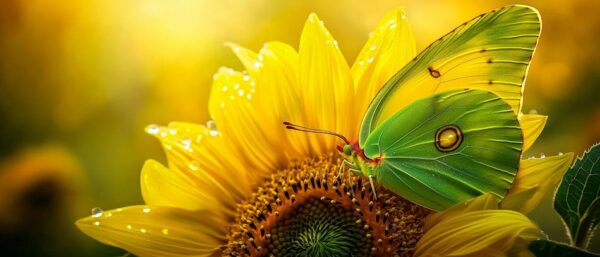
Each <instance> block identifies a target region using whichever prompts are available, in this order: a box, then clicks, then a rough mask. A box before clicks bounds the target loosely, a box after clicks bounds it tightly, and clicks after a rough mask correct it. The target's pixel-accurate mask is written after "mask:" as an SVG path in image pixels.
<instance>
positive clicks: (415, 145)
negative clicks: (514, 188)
mask: <svg viewBox="0 0 600 257" xmlns="http://www.w3.org/2000/svg"><path fill="white" fill-rule="evenodd" d="M540 29H541V23H540V17H539V14H538V12H537V10H535V9H534V8H532V7H528V6H521V5H515V6H507V7H504V8H501V9H497V10H493V11H491V12H488V13H485V14H482V15H480V16H477V17H475V18H474V19H472V20H471V21H468V22H465V23H463V24H462V25H460V26H459V27H457V28H455V29H454V30H452V31H451V32H450V33H448V34H447V35H445V36H443V37H442V38H440V39H439V40H437V41H435V42H434V43H432V44H431V45H430V46H429V47H427V48H426V49H425V50H424V51H423V52H421V53H420V54H419V55H417V57H415V58H414V59H413V60H412V61H411V62H410V63H408V64H407V65H406V66H405V67H403V68H402V69H401V70H400V71H398V73H396V74H395V75H394V76H393V77H392V78H391V79H390V80H389V81H388V82H387V83H386V84H385V85H384V86H383V87H382V88H381V90H380V91H379V93H378V94H377V95H376V96H375V98H374V99H373V100H372V102H371V104H370V106H369V108H368V110H367V112H366V114H365V116H364V118H363V121H362V124H361V127H360V133H359V140H358V142H354V143H351V142H350V141H348V140H347V139H346V138H345V137H343V136H342V135H339V134H336V133H333V132H327V131H322V130H318V129H310V128H305V127H301V126H297V125H293V124H291V123H289V122H285V123H284V124H285V125H286V126H287V128H289V129H296V130H301V131H305V132H314V133H325V134H332V135H336V136H338V137H340V138H341V139H343V140H344V141H345V143H346V144H345V145H344V146H343V147H338V150H339V151H340V152H341V153H342V154H343V156H344V157H345V161H344V165H345V166H348V167H349V170H350V171H352V172H354V173H356V174H360V175H363V176H366V177H368V178H369V180H370V182H371V186H372V187H373V181H374V180H375V181H377V182H379V183H380V184H381V185H382V186H383V187H385V188H386V189H388V190H390V191H392V192H394V193H396V194H398V195H400V196H402V197H403V198H405V199H408V200H410V201H412V202H414V203H417V204H419V205H422V206H424V207H427V208H429V209H432V210H435V211H441V210H444V209H446V208H448V207H451V206H453V205H455V204H457V203H460V202H463V201H465V200H468V199H471V198H473V197H476V196H479V195H482V194H484V193H488V192H489V193H492V194H494V195H496V196H498V197H500V198H503V197H504V195H505V194H506V192H507V190H508V189H509V188H510V186H511V184H512V182H513V180H514V178H515V175H516V172H517V170H518V168H519V160H520V156H521V151H522V145H523V135H522V132H521V128H520V125H519V121H518V119H517V113H518V111H519V109H520V107H521V98H522V92H523V83H524V81H525V77H526V74H527V69H528V66H529V63H530V60H531V57H532V55H533V52H534V50H535V47H536V44H537V41H538V38H539V35H540ZM344 165H343V166H344ZM343 166H342V167H340V168H343ZM375 197H376V196H375Z"/></svg>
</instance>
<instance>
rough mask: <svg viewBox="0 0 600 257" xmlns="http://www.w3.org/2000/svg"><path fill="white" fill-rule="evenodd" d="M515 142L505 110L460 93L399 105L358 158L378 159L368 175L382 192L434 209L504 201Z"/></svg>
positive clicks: (480, 94)
mask: <svg viewBox="0 0 600 257" xmlns="http://www.w3.org/2000/svg"><path fill="white" fill-rule="evenodd" d="M522 144H523V137H522V134H521V128H520V127H519V122H518V120H517V116H516V115H515V113H514V112H513V110H512V108H511V106H510V105H508V104H507V103H506V102H505V101H504V100H503V99H502V98H501V97H500V96H498V95H496V94H494V93H491V92H489V91H482V90H472V89H466V90H465V89H461V90H451V91H446V92H443V93H438V94H434V95H432V96H430V97H426V98H423V99H421V100H418V101H416V102H414V103H412V104H410V105H408V106H406V107H405V108H403V109H402V110H400V111H399V112H397V113H396V114H394V115H393V116H391V117H390V118H389V119H387V120H386V121H385V122H383V123H382V124H380V125H379V126H378V127H377V128H376V129H375V130H374V131H373V132H372V133H371V134H370V135H369V137H368V138H367V140H366V142H365V146H364V153H365V155H366V156H367V157H369V158H372V159H374V158H381V162H380V163H379V166H378V167H377V168H376V169H377V171H376V172H375V176H376V179H377V180H378V181H380V183H382V185H383V186H384V187H385V188H387V189H389V190H391V191H393V192H395V193H397V194H399V195H400V196H402V197H404V198H406V199H408V200H411V201H413V202H415V203H417V204H420V205H423V206H425V207H427V208H430V209H433V210H438V211H439V210H443V209H445V208H448V207H450V206H452V205H454V204H457V203H460V202H462V201H465V200H468V199H470V198H472V197H475V196H478V195H481V194H483V193H486V192H490V193H492V194H495V195H496V196H498V197H500V198H502V197H504V195H505V193H506V191H507V190H508V188H509V187H510V185H511V184H512V182H513V180H514V177H515V174H516V172H517V170H518V165H519V159H520V155H521V147H522Z"/></svg>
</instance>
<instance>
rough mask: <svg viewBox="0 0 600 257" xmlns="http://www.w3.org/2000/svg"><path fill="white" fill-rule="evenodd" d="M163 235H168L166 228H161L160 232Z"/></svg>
mask: <svg viewBox="0 0 600 257" xmlns="http://www.w3.org/2000/svg"><path fill="white" fill-rule="evenodd" d="M161 232H162V233H163V235H168V234H169V230H168V229H166V228H163V229H162V231H161Z"/></svg>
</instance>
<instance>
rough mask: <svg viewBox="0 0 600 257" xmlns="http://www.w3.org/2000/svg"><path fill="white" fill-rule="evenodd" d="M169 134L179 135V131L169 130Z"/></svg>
mask: <svg viewBox="0 0 600 257" xmlns="http://www.w3.org/2000/svg"><path fill="white" fill-rule="evenodd" d="M169 134H171V135H177V130H175V129H169Z"/></svg>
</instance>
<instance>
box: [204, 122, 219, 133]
mask: <svg viewBox="0 0 600 257" xmlns="http://www.w3.org/2000/svg"><path fill="white" fill-rule="evenodd" d="M206 127H207V128H208V134H209V135H211V136H217V135H219V131H218V130H217V123H215V121H214V120H209V121H207V122H206Z"/></svg>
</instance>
